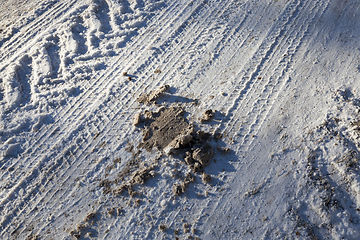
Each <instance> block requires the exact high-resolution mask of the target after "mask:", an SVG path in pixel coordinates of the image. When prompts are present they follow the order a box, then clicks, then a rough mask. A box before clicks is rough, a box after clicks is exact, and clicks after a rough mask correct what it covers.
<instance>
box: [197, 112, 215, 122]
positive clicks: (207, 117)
mask: <svg viewBox="0 0 360 240" xmlns="http://www.w3.org/2000/svg"><path fill="white" fill-rule="evenodd" d="M214 113H215V112H214V111H213V110H211V109H208V110H206V111H205V112H204V114H203V115H202V117H201V118H200V122H201V123H204V122H208V121H210V120H211V119H212V118H213V117H214Z"/></svg>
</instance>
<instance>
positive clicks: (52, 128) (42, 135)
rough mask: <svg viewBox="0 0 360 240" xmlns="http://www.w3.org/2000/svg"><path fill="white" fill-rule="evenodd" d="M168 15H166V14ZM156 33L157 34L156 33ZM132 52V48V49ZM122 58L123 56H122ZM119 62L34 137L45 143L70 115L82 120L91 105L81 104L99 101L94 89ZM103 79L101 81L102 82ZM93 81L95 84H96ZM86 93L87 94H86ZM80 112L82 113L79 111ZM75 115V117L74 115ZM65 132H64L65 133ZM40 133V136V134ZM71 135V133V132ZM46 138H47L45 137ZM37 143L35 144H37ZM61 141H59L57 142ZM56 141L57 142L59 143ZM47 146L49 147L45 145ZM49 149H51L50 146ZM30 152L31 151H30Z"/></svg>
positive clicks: (33, 146)
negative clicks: (65, 115)
mask: <svg viewBox="0 0 360 240" xmlns="http://www.w3.org/2000/svg"><path fill="white" fill-rule="evenodd" d="M165 17H166V16H165ZM154 35H155V34H154ZM142 40H143V41H145V40H146V37H144V38H142ZM141 44H142V42H140V43H139V45H141ZM130 54H131V50H130ZM120 59H121V57H120ZM117 64H119V62H117ZM117 64H115V66H113V70H111V71H109V72H110V73H105V76H104V75H100V77H99V78H98V79H99V80H98V81H96V82H95V83H96V85H95V86H94V87H93V88H92V89H90V91H87V92H85V93H84V94H83V95H82V96H81V97H80V98H79V100H81V101H80V102H79V101H77V102H76V103H77V104H76V103H72V104H70V105H69V107H68V108H66V109H65V110H63V113H60V114H59V115H60V117H59V120H58V121H61V123H59V122H55V123H54V124H53V125H52V126H50V127H49V128H48V129H45V128H44V130H43V131H41V132H38V133H37V134H35V136H34V138H35V139H38V141H41V140H42V143H44V142H45V141H46V139H49V138H50V139H51V136H52V135H53V133H54V132H56V130H57V129H58V128H59V126H64V124H65V125H68V126H71V124H70V123H65V121H66V120H68V118H69V117H73V119H74V120H75V121H76V122H79V121H81V120H83V119H82V118H84V115H83V117H80V114H83V112H82V111H83V110H82V109H86V111H89V110H90V109H89V106H87V107H85V106H83V105H80V104H84V103H85V100H87V104H89V105H93V104H97V102H98V101H96V100H97V98H98V96H96V95H95V93H94V91H95V90H97V92H98V94H99V93H100V92H101V91H102V88H100V87H99V86H101V83H103V82H104V81H106V79H107V77H108V76H107V75H110V74H113V71H114V70H115V69H117ZM100 81H101V82H100ZM95 83H93V84H95ZM84 95H85V96H84ZM91 95H94V96H93V97H92V98H91V99H87V98H88V97H89V96H91ZM73 105H75V106H76V107H73ZM75 111H76V112H78V113H77V115H75V114H74V112H75ZM64 112H65V113H67V117H66V118H65V117H64ZM79 112H80V113H79ZM74 115H75V117H74ZM77 119H80V120H77ZM63 133H64V132H62V134H63ZM60 134H61V132H60V133H59V134H58V135H57V137H58V138H59V137H61V135H60ZM39 135H40V136H39ZM70 135H71V134H70ZM44 138H45V139H44ZM36 143H39V142H36ZM36 143H35V144H36ZM57 143H59V142H57ZM57 143H55V144H57ZM35 144H33V145H30V146H29V147H28V149H41V148H44V147H45V146H41V144H37V145H35ZM55 144H54V145H55ZM45 148H47V147H45ZM48 149H51V148H50V147H49V148H48ZM28 153H30V152H28ZM25 154H26V153H25ZM31 157H32V155H30V156H28V157H27V158H26V159H30V158H31ZM29 165H30V166H31V165H33V164H32V163H30V164H29Z"/></svg>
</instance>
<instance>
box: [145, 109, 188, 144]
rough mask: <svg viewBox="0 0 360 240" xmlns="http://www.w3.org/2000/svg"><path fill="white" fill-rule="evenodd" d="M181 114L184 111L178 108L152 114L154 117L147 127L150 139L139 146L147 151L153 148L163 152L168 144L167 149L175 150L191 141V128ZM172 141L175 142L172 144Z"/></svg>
mask: <svg viewBox="0 0 360 240" xmlns="http://www.w3.org/2000/svg"><path fill="white" fill-rule="evenodd" d="M183 114H184V110H183V109H182V108H179V107H170V108H163V109H162V110H161V111H160V112H159V113H156V114H154V115H155V117H153V120H152V122H151V123H150V124H149V126H148V127H149V128H148V129H149V133H148V134H149V136H150V137H149V138H147V139H146V140H144V142H143V143H140V145H139V146H140V147H142V148H145V149H146V150H147V151H151V149H152V148H153V147H157V148H158V149H159V150H163V149H164V148H165V147H167V146H168V145H169V144H170V143H171V147H169V148H175V147H177V146H179V145H183V144H186V143H187V142H188V141H191V140H190V136H189V132H191V129H192V128H191V125H190V124H189V123H187V121H186V119H185V118H184V117H183ZM174 140H175V142H174V143H172V142H173V141H174ZM169 151H170V150H169Z"/></svg>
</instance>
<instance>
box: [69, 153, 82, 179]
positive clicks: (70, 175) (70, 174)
mask: <svg viewBox="0 0 360 240" xmlns="http://www.w3.org/2000/svg"><path fill="white" fill-rule="evenodd" d="M80 155H81V154H80ZM69 176H71V174H70V175H69Z"/></svg>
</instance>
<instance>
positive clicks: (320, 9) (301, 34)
mask: <svg viewBox="0 0 360 240" xmlns="http://www.w3.org/2000/svg"><path fill="white" fill-rule="evenodd" d="M311 5H312V6H313V7H312V8H311V9H312V14H313V16H312V17H310V21H305V22H306V23H307V25H306V26H303V25H302V26H301V28H300V30H299V31H296V30H293V32H295V33H296V36H295V37H294V38H293V40H292V42H296V43H295V47H294V50H292V51H291V50H290V49H291V48H292V47H293V45H294V44H289V46H288V48H287V49H288V50H289V51H287V52H292V54H290V55H289V56H290V57H289V59H288V60H286V62H285V61H283V62H284V63H285V64H282V65H281V66H284V67H282V68H279V69H278V71H279V72H280V75H279V76H278V77H277V80H278V82H277V83H275V84H273V86H279V84H280V83H281V85H280V87H278V88H275V87H274V88H273V89H272V93H271V94H272V95H273V96H274V97H273V101H275V99H276V98H277V97H278V96H279V93H280V92H281V91H282V89H283V86H284V84H286V81H285V82H281V81H280V79H281V78H284V79H287V78H286V77H285V76H286V74H287V69H289V67H290V65H291V64H292V57H293V56H295V53H297V52H298V51H299V49H300V48H301V47H302V45H303V44H304V38H305V37H306V36H307V35H306V34H307V33H308V32H310V31H311V28H312V27H313V25H311V24H312V23H313V22H314V21H315V19H316V18H317V19H318V18H320V17H321V16H322V14H323V13H324V12H325V11H326V9H327V8H328V5H329V1H327V2H326V3H323V4H321V3H320V1H319V2H317V3H311ZM315 8H316V11H314V9H315ZM302 12H306V11H302ZM299 22H300V20H299ZM283 42H286V41H285V40H284V41H283ZM307 44H308V43H307ZM275 65H276V64H275ZM269 68H270V66H269ZM264 86H266V85H264ZM269 96H271V95H269ZM264 105H266V104H264ZM272 106H273V105H271V107H270V108H268V109H266V110H264V111H262V113H264V115H263V117H261V116H260V114H259V116H260V117H261V119H260V120H255V121H254V124H253V127H255V126H257V130H256V131H257V132H258V131H260V128H261V125H262V124H263V123H264V121H265V119H266V116H268V115H269V114H270V111H271V109H272ZM239 109H240V107H239V108H237V110H235V111H234V112H236V111H240V110H239ZM258 122H259V123H258ZM234 128H236V125H235V124H233V125H232V126H231V127H228V126H227V128H226V130H227V131H230V130H233V129H234ZM250 133H251V132H250ZM243 142H246V139H245V138H243ZM252 142H253V140H251V142H250V143H248V144H247V145H248V147H249V146H250V145H251V143H252ZM242 147H243V146H242V145H240V146H239V148H242ZM235 151H238V149H237V150H235ZM253 163H254V162H251V163H250V165H248V166H247V168H250V167H251V166H252V164H253ZM264 164H265V163H264ZM257 167H258V168H259V167H260V166H257ZM231 178H232V179H231V180H229V182H232V181H233V179H234V178H235V176H232V177H231ZM224 197H225V196H222V197H221V198H220V199H219V200H218V201H217V203H216V204H215V205H214V206H213V207H211V208H212V209H213V210H212V211H211V214H210V215H209V217H208V219H211V216H213V215H216V211H219V203H220V202H222V201H223V199H224ZM225 202H226V204H224V205H223V208H226V207H227V206H228V204H227V202H228V200H225ZM208 221H209V220H208ZM206 223H207V222H205V223H204V225H206Z"/></svg>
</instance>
